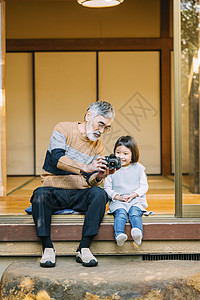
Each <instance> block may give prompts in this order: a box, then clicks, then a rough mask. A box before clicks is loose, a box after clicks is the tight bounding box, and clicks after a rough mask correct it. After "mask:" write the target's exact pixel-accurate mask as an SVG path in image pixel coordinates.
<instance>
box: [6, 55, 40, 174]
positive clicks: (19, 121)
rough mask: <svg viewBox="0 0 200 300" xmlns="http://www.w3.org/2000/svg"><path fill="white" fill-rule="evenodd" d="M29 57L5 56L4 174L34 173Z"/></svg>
mask: <svg viewBox="0 0 200 300" xmlns="http://www.w3.org/2000/svg"><path fill="white" fill-rule="evenodd" d="M32 80H33V74H32V54H31V53H7V54H6V123H7V174H8V175H29V174H33V173H34V153H33V81H32Z"/></svg>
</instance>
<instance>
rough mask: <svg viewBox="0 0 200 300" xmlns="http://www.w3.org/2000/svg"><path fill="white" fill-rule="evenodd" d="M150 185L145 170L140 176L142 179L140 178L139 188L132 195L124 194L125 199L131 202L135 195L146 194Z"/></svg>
mask: <svg viewBox="0 0 200 300" xmlns="http://www.w3.org/2000/svg"><path fill="white" fill-rule="evenodd" d="M148 187H149V186H148V183H147V176H146V174H145V171H143V172H142V174H141V176H140V180H139V188H138V189H137V190H135V192H133V193H132V194H130V195H123V200H124V201H125V202H130V201H131V200H132V199H133V198H135V197H141V196H143V195H145V194H146V192H147V191H148Z"/></svg>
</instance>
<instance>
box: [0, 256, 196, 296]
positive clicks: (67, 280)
mask: <svg viewBox="0 0 200 300" xmlns="http://www.w3.org/2000/svg"><path fill="white" fill-rule="evenodd" d="M98 260H99V265H98V266H97V267H93V268H85V267H83V266H82V265H81V264H78V263H76V262H75V260H74V258H72V259H71V260H69V259H68V260H66V261H63V260H62V262H61V261H59V259H58V260H57V265H56V267H55V268H50V269H45V268H41V267H40V266H39V264H38V263H31V262H26V261H22V262H15V263H12V264H11V265H10V266H9V267H8V268H7V269H6V270H5V272H4V274H3V277H2V281H1V299H2V300H14V299H15V300H19V299H23V300H31V299H36V300H54V299H61V300H62V299H63V300H65V299H66V300H67V299H70V300H71V299H72V300H80V299H84V300H86V299H87V300H97V299H98V300H100V299H104V300H109V299H110V300H111V299H114V300H119V299H124V300H126V299H136V300H141V299H146V300H150V299H154V300H165V299H166V300H168V299H169V300H170V299H173V300H175V299H177V300H182V299H184V300H186V299H190V300H193V299H195V300H196V299H200V261H178V260H177V261H136V260H134V259H133V258H131V257H130V258H126V259H121V258H120V257H118V258H117V257H115V258H112V257H106V258H105V257H99V258H98Z"/></svg>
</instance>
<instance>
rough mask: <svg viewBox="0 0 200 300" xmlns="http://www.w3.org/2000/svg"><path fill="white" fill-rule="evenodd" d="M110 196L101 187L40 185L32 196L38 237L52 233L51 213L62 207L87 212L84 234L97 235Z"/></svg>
mask: <svg viewBox="0 0 200 300" xmlns="http://www.w3.org/2000/svg"><path fill="white" fill-rule="evenodd" d="M107 201H108V196H107V194H106V192H105V191H104V190H103V189H102V188H100V187H91V188H87V189H81V190H77V189H73V190H67V189H61V188H54V187H39V188H37V189H35V190H34V192H33V195H32V197H31V202H32V214H33V219H34V222H35V225H36V231H37V235H38V237H42V236H50V235H51V215H52V213H53V212H55V211H57V210H62V209H66V208H68V209H73V210H75V211H77V212H82V213H84V214H85V220H84V224H83V232H82V236H90V235H96V234H97V233H98V229H99V226H100V224H101V221H102V220H103V217H104V213H105V208H106V203H107Z"/></svg>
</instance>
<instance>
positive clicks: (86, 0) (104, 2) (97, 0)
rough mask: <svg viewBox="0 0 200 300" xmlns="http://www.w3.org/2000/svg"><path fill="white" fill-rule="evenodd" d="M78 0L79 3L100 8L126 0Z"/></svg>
mask: <svg viewBox="0 0 200 300" xmlns="http://www.w3.org/2000/svg"><path fill="white" fill-rule="evenodd" d="M77 1H78V3H79V4H81V5H83V6H86V7H92V8H98V7H111V6H116V5H119V4H120V3H122V2H123V1H124V0H77Z"/></svg>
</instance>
